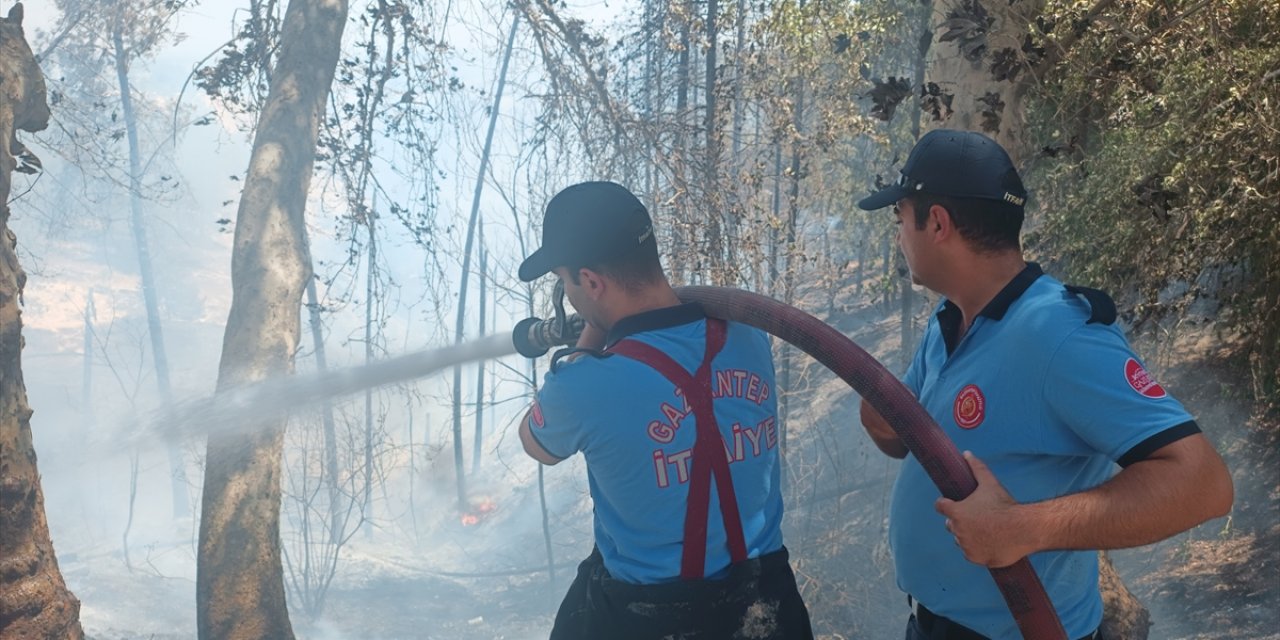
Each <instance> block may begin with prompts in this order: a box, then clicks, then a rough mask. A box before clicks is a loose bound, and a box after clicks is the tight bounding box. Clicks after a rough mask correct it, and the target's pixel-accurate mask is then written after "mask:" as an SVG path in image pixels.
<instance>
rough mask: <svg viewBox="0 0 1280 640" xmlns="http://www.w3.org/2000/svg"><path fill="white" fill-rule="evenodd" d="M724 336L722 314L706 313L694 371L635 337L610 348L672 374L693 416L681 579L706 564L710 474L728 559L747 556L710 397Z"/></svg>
mask: <svg viewBox="0 0 1280 640" xmlns="http://www.w3.org/2000/svg"><path fill="white" fill-rule="evenodd" d="M725 338H726V327H725V322H724V320H720V319H718V318H707V350H706V354H705V355H704V356H703V357H702V364H701V365H699V366H698V370H697V371H696V372H694V374H693V375H692V376H691V375H689V372H688V371H686V370H685V369H684V367H681V366H680V365H679V364H677V363H676V361H675V360H672V359H671V356H668V355H667V354H665V353H663V352H661V351H659V350H658V349H656V348H654V347H653V346H651V345H648V344H646V343H644V342H640V341H639V340H630V339H627V340H620V341H618V342H617V343H616V344H614V345H613V346H612V347H610V348H609V352H610V353H616V354H618V355H622V356H626V357H628V358H631V359H632V360H636V361H639V362H642V363H644V364H647V365H649V366H650V367H653V368H654V369H655V370H657V371H658V373H661V374H662V375H663V376H665V377H666V378H667V379H668V380H670V381H671V383H672V384H674V385H675V386H676V387H677V388H678V389H680V391H681V392H682V393H683V394H684V397H685V400H686V401H688V403H689V407H690V409H692V411H693V416H694V418H695V419H696V421H697V423H696V424H697V427H696V429H697V439H696V440H695V441H694V445H693V455H692V460H691V464H692V466H693V470H692V472H691V473H690V478H689V501H688V504H687V506H686V508H685V513H684V548H683V551H682V555H681V558H680V578H681V579H683V580H700V579H702V577H703V572H704V570H705V569H706V555H707V518H708V513H707V512H708V510H709V508H710V502H711V478H712V476H714V477H715V481H716V492H717V495H718V496H719V498H720V517H721V518H722V519H723V520H724V530H725V533H726V534H727V537H728V546H729V559H730V561H731V562H733V563H735V564H736V563H739V562H742V561H744V560H746V559H747V544H746V541H745V540H744V539H743V534H742V517H741V516H740V515H739V513H738V500H737V498H736V497H735V496H734V493H733V479H732V478H731V477H730V475H729V457H728V454H727V453H726V451H725V445H724V438H723V437H721V435H720V426H719V424H718V423H717V422H716V414H715V410H714V409H713V407H712V400H711V361H712V360H713V359H714V358H715V357H716V354H718V353H720V350H721V349H723V348H724V343H725Z"/></svg>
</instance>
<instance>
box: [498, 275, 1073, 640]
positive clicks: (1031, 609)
mask: <svg viewBox="0 0 1280 640" xmlns="http://www.w3.org/2000/svg"><path fill="white" fill-rule="evenodd" d="M676 294H677V295H678V296H679V297H680V299H681V300H682V301H684V302H696V303H699V304H701V305H702V306H703V308H704V309H705V310H706V313H707V315H709V316H712V317H715V318H722V319H724V320H729V321H732V322H741V323H743V324H746V325H750V326H752V327H755V328H757V329H761V330H763V331H765V332H767V333H769V334H771V335H773V336H776V337H777V338H780V339H782V340H784V341H786V342H788V343H790V344H791V345H792V346H794V347H796V348H798V349H800V350H801V351H804V352H805V353H807V354H809V355H810V356H813V358H814V359H815V360H817V361H818V362H819V363H821V364H823V365H824V366H826V367H827V368H828V369H830V370H831V371H832V373H835V374H836V375H837V376H839V377H840V379H842V380H844V381H845V382H846V383H848V384H849V386H850V387H852V388H853V390H854V391H856V392H857V393H858V394H859V395H861V396H862V398H863V399H865V400H866V401H867V403H868V404H870V405H871V406H872V407H873V408H874V409H875V410H876V411H878V412H879V413H880V415H881V416H883V417H884V419H885V421H887V422H888V423H889V425H890V426H891V427H893V430H894V432H895V433H897V435H898V438H899V439H901V440H902V443H903V444H904V445H906V447H907V450H908V451H910V452H911V454H912V455H914V456H915V457H916V460H918V461H919V462H920V465H921V466H922V467H924V470H925V472H926V473H928V474H929V478H930V479H931V480H933V483H934V484H935V485H937V487H938V490H939V491H940V492H941V493H942V495H943V496H946V497H947V498H950V499H952V500H963V499H964V498H966V497H968V495H969V494H970V493H973V491H974V489H976V488H977V486H978V482H977V480H976V479H974V477H973V473H972V472H971V471H970V470H969V465H968V463H967V462H965V460H964V458H963V457H962V456H961V455H960V451H959V450H958V449H957V448H956V446H955V443H953V442H952V441H951V439H950V438H948V437H947V435H946V433H944V432H943V431H942V429H941V428H940V427H939V426H938V424H937V423H936V422H934V420H933V418H932V417H931V416H930V415H929V413H928V412H927V411H925V409H924V407H922V406H920V403H919V402H917V401H916V399H915V396H913V395H912V394H911V392H910V391H908V390H907V388H906V386H904V385H903V384H902V382H900V381H899V380H898V378H897V377H895V376H894V375H893V374H892V373H890V372H889V371H888V370H887V369H885V368H884V365H882V364H880V363H879V362H878V361H877V360H876V359H875V358H873V357H871V356H870V355H869V354H868V353H867V352H866V351H864V350H863V349H862V348H861V347H859V346H858V345H857V344H856V343H854V342H853V340H850V339H849V338H848V337H847V336H845V335H844V334H842V333H840V332H839V331H837V330H836V329H835V328H833V327H831V326H830V325H828V324H826V323H825V322H822V321H821V320H819V319H817V318H815V317H813V316H812V315H809V314H808V313H805V312H804V311H801V310H799V309H796V308H795V307H792V306H790V305H787V304H783V303H781V302H779V301H777V300H774V299H772V298H769V297H766V296H762V295H759V294H756V293H751V292H748V291H742V290H740V289H733V288H728V287H705V286H691V287H679V288H677V289H676ZM554 299H555V300H556V301H557V309H556V311H557V314H556V317H555V318H551V319H548V320H540V319H538V318H527V319H525V320H523V321H521V322H520V323H519V324H517V325H516V328H515V330H514V331H513V334H512V341H513V342H514V343H515V346H516V349H517V350H518V351H519V352H520V353H521V354H522V355H524V356H526V357H530V358H536V357H539V356H541V355H543V354H545V353H546V352H547V350H548V349H550V348H551V347H553V346H559V345H567V344H572V343H573V342H574V341H576V340H577V336H578V334H580V333H581V332H582V327H583V321H582V319H581V318H579V317H578V316H577V315H566V314H565V313H564V311H563V306H562V303H561V302H560V299H561V296H560V295H559V291H557V294H556V295H555V296H554ZM991 577H992V578H994V579H995V582H996V586H997V587H998V588H999V589H1000V593H1001V595H1002V596H1004V600H1005V604H1007V605H1008V606H1009V612H1010V613H1012V614H1013V619H1014V621H1015V622H1016V623H1017V625H1018V630H1019V631H1020V632H1021V633H1022V637H1023V638H1028V639H1034V640H1066V638H1067V634H1066V631H1065V630H1064V629H1063V627H1062V623H1061V621H1059V620H1058V615H1057V612H1056V611H1055V610H1054V608H1053V603H1052V602H1051V601H1050V600H1049V596H1048V594H1047V593H1046V592H1045V590H1044V585H1043V584H1041V582H1040V578H1039V577H1038V576H1037V575H1036V573H1035V569H1034V568H1033V567H1032V566H1031V562H1030V560H1028V559H1027V558H1023V559H1021V560H1019V561H1018V562H1016V563H1014V564H1012V565H1010V566H1008V567H1003V568H999V569H991Z"/></svg>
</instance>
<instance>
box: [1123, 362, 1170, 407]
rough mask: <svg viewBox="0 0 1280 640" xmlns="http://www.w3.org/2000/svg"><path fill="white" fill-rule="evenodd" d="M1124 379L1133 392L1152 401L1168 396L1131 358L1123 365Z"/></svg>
mask: <svg viewBox="0 0 1280 640" xmlns="http://www.w3.org/2000/svg"><path fill="white" fill-rule="evenodd" d="M1124 379H1125V381H1126V382H1128V383H1129V386H1130V387H1132V388H1133V390H1134V391H1137V392H1138V393H1139V394H1141V395H1144V396H1146V397H1148V398H1151V399H1153V400H1158V399H1160V398H1163V397H1165V396H1166V395H1168V394H1166V393H1165V391H1164V387H1162V386H1160V383H1159V382H1156V381H1155V379H1154V378H1152V377H1151V374H1149V373H1147V370H1146V369H1144V368H1143V367H1142V365H1140V364H1138V361H1137V360H1134V359H1133V358H1129V359H1128V360H1126V361H1125V363H1124Z"/></svg>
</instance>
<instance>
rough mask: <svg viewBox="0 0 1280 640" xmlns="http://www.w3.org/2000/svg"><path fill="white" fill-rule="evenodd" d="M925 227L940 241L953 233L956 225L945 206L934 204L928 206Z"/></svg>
mask: <svg viewBox="0 0 1280 640" xmlns="http://www.w3.org/2000/svg"><path fill="white" fill-rule="evenodd" d="M925 228H926V229H928V230H929V231H930V232H931V233H932V234H933V238H934V240H935V241H941V240H946V239H947V238H949V237H951V235H952V234H953V233H955V230H956V225H955V222H953V221H952V220H951V212H950V211H947V208H946V207H944V206H942V205H940V204H935V205H933V206H931V207H929V220H928V222H927V226H926V227H925Z"/></svg>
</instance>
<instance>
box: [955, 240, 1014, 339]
mask: <svg viewBox="0 0 1280 640" xmlns="http://www.w3.org/2000/svg"><path fill="white" fill-rule="evenodd" d="M1026 266H1027V263H1026V261H1025V260H1023V258H1022V254H1021V253H1020V252H1016V251H1009V252H1004V253H1000V254H997V255H992V256H985V255H982V256H973V257H972V260H970V261H969V262H968V263H967V264H964V265H961V268H959V269H956V270H954V271H953V272H952V275H951V277H950V278H948V282H947V284H946V286H947V290H945V291H939V293H941V294H942V295H944V296H946V298H947V299H948V300H950V301H951V302H952V303H954V304H955V305H956V306H957V307H959V308H960V313H961V314H962V316H963V317H964V323H963V324H962V325H961V331H960V334H961V335H964V333H965V332H967V331H968V330H969V327H970V325H972V324H973V321H974V319H975V318H977V317H978V314H979V313H981V312H982V310H983V309H984V308H985V307H986V306H987V304H988V303H990V302H991V300H992V299H993V298H995V297H996V294H998V293H1000V291H1001V290H1002V289H1004V288H1005V285H1008V284H1009V281H1011V280H1013V278H1014V277H1015V276H1017V275H1018V274H1019V273H1022V270H1023V269H1025V268H1026Z"/></svg>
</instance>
